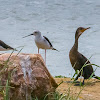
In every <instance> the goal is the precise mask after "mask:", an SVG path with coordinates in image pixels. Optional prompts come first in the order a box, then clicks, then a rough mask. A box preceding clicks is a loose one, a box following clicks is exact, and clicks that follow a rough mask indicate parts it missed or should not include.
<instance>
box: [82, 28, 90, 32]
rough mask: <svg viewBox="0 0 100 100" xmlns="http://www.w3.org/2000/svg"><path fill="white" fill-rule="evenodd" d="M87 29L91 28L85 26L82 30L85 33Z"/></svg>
mask: <svg viewBox="0 0 100 100" xmlns="http://www.w3.org/2000/svg"><path fill="white" fill-rule="evenodd" d="M87 29H90V27H88V28H84V29H83V30H82V31H81V32H82V33H83V32H84V31H86V30H87Z"/></svg>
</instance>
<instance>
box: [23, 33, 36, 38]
mask: <svg viewBox="0 0 100 100" xmlns="http://www.w3.org/2000/svg"><path fill="white" fill-rule="evenodd" d="M31 35H34V34H30V35H27V36H24V37H23V38H26V37H28V36H31Z"/></svg>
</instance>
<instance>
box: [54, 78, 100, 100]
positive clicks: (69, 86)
mask: <svg viewBox="0 0 100 100" xmlns="http://www.w3.org/2000/svg"><path fill="white" fill-rule="evenodd" d="M54 79H55V81H56V82H57V83H58V84H59V83H61V82H62V81H63V83H62V84H61V85H59V86H58V88H57V89H56V90H57V91H58V92H60V93H61V94H62V93H64V94H65V95H66V94H68V90H70V94H71V95H73V96H77V95H78V94H79V92H80V91H81V90H82V91H81V93H80V95H79V100H99V99H100V80H97V79H90V80H86V81H85V85H84V86H79V85H78V86H75V84H76V83H72V80H71V78H54ZM80 80H81V79H80V78H79V79H78V81H80Z"/></svg>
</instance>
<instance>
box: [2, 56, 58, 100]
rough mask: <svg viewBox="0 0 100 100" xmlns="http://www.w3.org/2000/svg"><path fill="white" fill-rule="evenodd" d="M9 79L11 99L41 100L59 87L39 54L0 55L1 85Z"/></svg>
mask: <svg viewBox="0 0 100 100" xmlns="http://www.w3.org/2000/svg"><path fill="white" fill-rule="evenodd" d="M8 79H9V85H10V86H11V88H10V90H9V97H10V100H32V98H35V97H38V98H39V100H40V99H42V98H43V97H44V96H45V95H46V94H48V93H50V92H53V91H55V88H56V87H57V84H56V82H55V80H54V79H53V77H52V76H51V75H50V73H49V71H48V70H47V68H46V66H45V63H44V61H43V59H42V57H41V55H39V54H18V55H17V54H12V55H10V54H3V55H0V80H1V85H2V86H5V85H6V83H7V80H8ZM3 89H4V88H3Z"/></svg>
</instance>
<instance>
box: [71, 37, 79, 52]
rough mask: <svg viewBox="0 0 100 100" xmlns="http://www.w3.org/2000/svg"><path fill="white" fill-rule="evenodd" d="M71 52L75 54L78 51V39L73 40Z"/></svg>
mask: <svg viewBox="0 0 100 100" xmlns="http://www.w3.org/2000/svg"><path fill="white" fill-rule="evenodd" d="M72 51H73V52H77V51H78V37H77V38H75V43H74V45H73V47H72Z"/></svg>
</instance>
